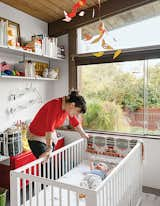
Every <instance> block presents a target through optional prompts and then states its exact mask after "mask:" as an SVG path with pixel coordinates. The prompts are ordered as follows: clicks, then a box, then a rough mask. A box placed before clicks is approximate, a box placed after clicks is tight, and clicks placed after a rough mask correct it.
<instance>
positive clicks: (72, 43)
mask: <svg viewBox="0 0 160 206" xmlns="http://www.w3.org/2000/svg"><path fill="white" fill-rule="evenodd" d="M76 40H77V32H76V29H75V30H72V31H69V35H68V45H69V91H70V90H71V89H77V67H76V65H75V61H74V55H75V54H76V52H77V43H76Z"/></svg>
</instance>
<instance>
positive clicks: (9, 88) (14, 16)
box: [0, 2, 68, 131]
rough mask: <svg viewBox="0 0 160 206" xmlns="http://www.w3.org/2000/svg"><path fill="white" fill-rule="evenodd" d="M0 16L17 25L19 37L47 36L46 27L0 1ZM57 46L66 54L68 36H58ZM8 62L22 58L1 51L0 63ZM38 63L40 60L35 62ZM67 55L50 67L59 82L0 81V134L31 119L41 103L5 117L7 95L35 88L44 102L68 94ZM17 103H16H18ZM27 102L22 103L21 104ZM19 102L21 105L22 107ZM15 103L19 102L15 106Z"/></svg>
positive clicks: (8, 103)
mask: <svg viewBox="0 0 160 206" xmlns="http://www.w3.org/2000/svg"><path fill="white" fill-rule="evenodd" d="M0 16H1V17H3V18H7V19H10V20H12V21H15V22H17V23H19V24H20V30H21V36H22V37H23V38H24V39H26V40H30V38H31V36H32V35H33V34H42V33H43V34H47V33H48V25H47V23H46V22H43V21H41V20H39V19H36V18H34V17H32V16H29V15H28V14H25V13H24V12H21V11H19V10H17V9H14V8H12V7H10V6H8V5H6V4H4V3H1V2H0ZM58 42H59V44H60V45H61V44H62V45H65V50H66V54H67V53H68V36H67V35H65V36H62V37H59V40H58ZM4 60H5V61H7V63H16V62H18V61H19V60H22V56H21V57H18V56H15V55H11V54H7V53H2V52H0V62H2V61H4ZM37 60H40V59H37ZM67 61H68V56H66V59H65V60H64V61H53V60H52V64H53V66H59V67H60V80H58V81H38V80H20V79H19V80H15V79H0V110H1V111H0V131H3V130H4V129H6V128H7V127H9V126H11V125H12V123H13V122H15V121H16V120H23V121H24V120H29V119H32V118H33V117H34V115H35V114H36V112H37V111H38V110H39V108H40V106H41V105H42V104H36V105H34V106H33V107H31V106H30V107H27V109H21V110H20V111H19V112H16V113H14V114H13V115H9V114H8V112H7V111H8V108H9V105H10V101H9V95H10V94H11V93H14V92H15V91H16V92H17V91H18V90H19V91H22V90H24V89H25V88H26V87H29V86H31V83H32V87H35V88H36V89H37V90H38V91H39V93H40V96H41V97H42V100H43V103H44V102H46V101H47V100H49V99H52V98H54V97H59V96H63V95H66V94H67V93H68V62H67ZM18 101H19V100H17V102H18ZM27 101H28V100H27V99H26V100H24V101H23V103H25V102H27ZM23 103H20V104H23ZM17 104H18V103H17Z"/></svg>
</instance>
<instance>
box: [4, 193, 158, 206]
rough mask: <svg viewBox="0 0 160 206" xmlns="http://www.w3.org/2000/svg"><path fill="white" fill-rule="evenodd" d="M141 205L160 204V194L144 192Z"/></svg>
mask: <svg viewBox="0 0 160 206" xmlns="http://www.w3.org/2000/svg"><path fill="white" fill-rule="evenodd" d="M9 205H10V204H9V198H7V205H6V206H9ZM124 206H125V205H124ZM141 206H160V196H156V195H152V194H147V193H143V202H142V205H141Z"/></svg>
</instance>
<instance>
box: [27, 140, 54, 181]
mask: <svg viewBox="0 0 160 206" xmlns="http://www.w3.org/2000/svg"><path fill="white" fill-rule="evenodd" d="M28 143H29V146H30V149H31V151H32V153H33V154H34V156H35V157H36V158H37V159H38V158H39V156H40V155H41V154H42V153H44V152H45V151H46V149H47V146H46V144H45V143H43V142H39V141H35V140H28ZM53 150H54V143H53ZM50 161H51V160H50ZM49 164H50V174H51V166H53V163H52V164H51V162H50V163H49ZM44 170H45V175H44ZM53 170H54V168H53ZM41 177H46V178H51V175H50V177H49V174H48V164H47V163H44V164H41Z"/></svg>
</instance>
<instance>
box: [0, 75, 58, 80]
mask: <svg viewBox="0 0 160 206" xmlns="http://www.w3.org/2000/svg"><path fill="white" fill-rule="evenodd" d="M0 79H22V80H25V79H26V80H27V79H28V80H44V81H55V80H58V79H51V78H44V77H24V76H7V75H6V76H5V75H4V76H3V75H2V76H0Z"/></svg>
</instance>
